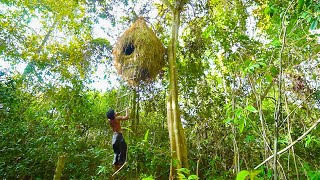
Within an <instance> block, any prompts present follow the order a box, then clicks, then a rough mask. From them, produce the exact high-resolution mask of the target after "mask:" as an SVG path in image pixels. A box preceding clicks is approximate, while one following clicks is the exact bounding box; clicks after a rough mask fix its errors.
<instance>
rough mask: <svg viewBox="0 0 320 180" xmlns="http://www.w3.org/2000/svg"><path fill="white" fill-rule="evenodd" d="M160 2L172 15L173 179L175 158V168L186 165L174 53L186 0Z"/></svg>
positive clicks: (170, 110) (170, 114)
mask: <svg viewBox="0 0 320 180" xmlns="http://www.w3.org/2000/svg"><path fill="white" fill-rule="evenodd" d="M162 2H163V3H164V4H165V5H166V6H168V7H169V9H170V10H171V13H172V15H173V20H172V34H171V40H170V43H169V46H168V60H169V82H170V83H169V95H168V99H167V118H168V130H169V137H170V145H171V153H172V160H173V161H172V162H171V166H170V176H169V179H173V178H174V177H175V175H174V169H175V167H174V164H173V162H174V161H175V160H177V168H181V167H188V157H187V145H186V138H185V135H184V130H183V128H182V123H181V118H180V109H179V104H178V84H177V72H176V53H177V46H178V35H179V26H180V13H181V11H182V10H183V7H184V5H185V4H186V3H187V1H186V0H176V1H174V2H173V3H170V2H169V1H167V0H162Z"/></svg>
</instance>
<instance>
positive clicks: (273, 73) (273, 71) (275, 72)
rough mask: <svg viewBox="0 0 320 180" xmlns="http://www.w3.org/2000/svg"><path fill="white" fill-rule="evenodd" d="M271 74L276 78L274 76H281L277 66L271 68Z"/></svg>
mask: <svg viewBox="0 0 320 180" xmlns="http://www.w3.org/2000/svg"><path fill="white" fill-rule="evenodd" d="M270 72H271V75H272V76H273V77H274V76H277V75H278V74H279V69H278V68H276V67H275V66H272V67H271V68H270Z"/></svg>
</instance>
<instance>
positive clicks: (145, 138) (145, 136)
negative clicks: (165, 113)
mask: <svg viewBox="0 0 320 180" xmlns="http://www.w3.org/2000/svg"><path fill="white" fill-rule="evenodd" d="M148 136H149V129H148V130H147V132H146V134H145V135H144V139H143V142H147V141H148Z"/></svg>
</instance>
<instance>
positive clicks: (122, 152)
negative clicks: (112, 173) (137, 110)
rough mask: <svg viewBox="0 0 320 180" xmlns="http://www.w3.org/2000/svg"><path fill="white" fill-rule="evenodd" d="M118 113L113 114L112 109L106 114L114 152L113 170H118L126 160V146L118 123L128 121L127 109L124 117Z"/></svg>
mask: <svg viewBox="0 0 320 180" xmlns="http://www.w3.org/2000/svg"><path fill="white" fill-rule="evenodd" d="M119 114H120V113H115V112H114V110H113V109H110V110H109V111H108V112H107V114H106V115H107V117H108V119H109V124H110V126H111V128H112V131H113V137H112V147H113V152H114V159H113V163H112V164H113V165H114V168H115V170H118V169H119V168H120V167H121V166H122V165H123V164H124V163H125V162H126V160H127V144H126V142H125V140H124V138H123V136H122V129H121V124H120V121H123V120H128V119H129V114H128V108H127V109H126V115H125V116H119Z"/></svg>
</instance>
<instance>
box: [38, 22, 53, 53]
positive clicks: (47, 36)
mask: <svg viewBox="0 0 320 180" xmlns="http://www.w3.org/2000/svg"><path fill="white" fill-rule="evenodd" d="M57 22H58V19H57V18H56V19H55V21H54V22H53V24H52V25H51V27H50V29H49V31H48V33H47V34H46V36H45V37H44V39H43V41H42V43H41V45H40V46H39V48H38V53H39V52H40V51H41V50H42V48H43V46H44V45H45V44H46V42H47V41H48V39H49V37H50V35H51V33H52V31H53V30H54V28H55V27H56V25H57Z"/></svg>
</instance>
